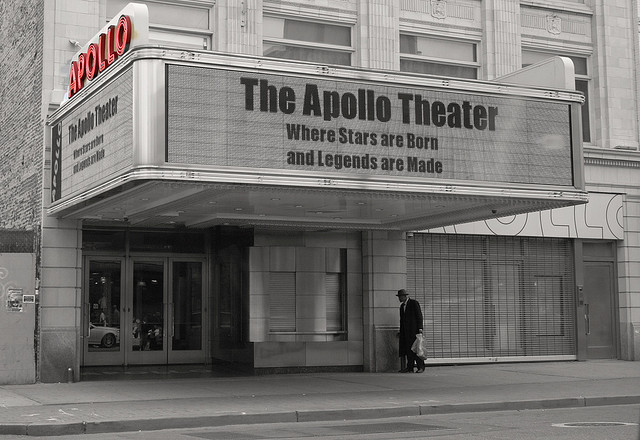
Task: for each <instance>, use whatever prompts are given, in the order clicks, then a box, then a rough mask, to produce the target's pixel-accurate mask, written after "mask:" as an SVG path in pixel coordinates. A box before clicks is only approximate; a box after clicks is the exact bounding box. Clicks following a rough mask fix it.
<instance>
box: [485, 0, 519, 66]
mask: <svg viewBox="0 0 640 440" xmlns="http://www.w3.org/2000/svg"><path fill="white" fill-rule="evenodd" d="M482 8H483V9H482V14H483V16H484V17H483V18H484V20H483V21H484V23H485V35H484V41H483V43H484V44H483V45H482V48H483V49H484V53H483V56H482V58H483V59H484V60H483V61H482V65H483V66H484V67H483V68H484V69H486V71H485V72H484V75H483V77H484V78H486V79H494V78H497V77H499V76H502V75H506V74H508V73H511V72H513V71H515V70H518V69H519V68H520V67H521V65H522V52H521V49H520V46H521V44H520V42H521V38H520V2H517V1H514V0H485V1H483V2H482Z"/></svg>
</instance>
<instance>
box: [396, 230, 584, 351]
mask: <svg viewBox="0 0 640 440" xmlns="http://www.w3.org/2000/svg"><path fill="white" fill-rule="evenodd" d="M573 280H574V277H573V255H572V246H571V242H570V241H569V240H562V239H538V238H513V237H478V236H464V235H456V236H453V235H436V234H415V235H414V236H413V237H412V238H409V239H408V241H407V283H408V288H409V289H410V290H411V291H412V292H414V296H415V298H416V299H417V300H418V301H420V303H421V305H422V308H423V314H424V318H425V327H424V328H425V333H426V335H427V340H428V343H429V352H428V355H429V358H432V359H433V358H443V359H449V358H453V359H460V358H478V357H485V358H486V357H489V358H495V357H514V356H518V357H519V356H565V355H575V352H576V346H575V344H576V341H575V307H574V295H573V292H574V291H575V289H574V281H573Z"/></svg>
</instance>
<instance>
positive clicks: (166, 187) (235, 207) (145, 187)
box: [49, 180, 586, 231]
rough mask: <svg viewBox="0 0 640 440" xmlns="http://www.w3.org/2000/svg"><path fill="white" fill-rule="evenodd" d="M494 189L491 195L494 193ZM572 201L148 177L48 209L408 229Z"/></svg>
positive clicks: (165, 220) (59, 213)
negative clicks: (144, 179)
mask: <svg viewBox="0 0 640 440" xmlns="http://www.w3.org/2000/svg"><path fill="white" fill-rule="evenodd" d="M498 193H499V192H498ZM584 202H586V199H585V200H579V198H574V199H567V198H563V197H557V198H550V197H549V196H548V195H543V194H541V195H540V197H539V198H537V197H536V196H535V194H528V195H527V196H526V197H524V196H520V197H518V196H514V195H512V194H506V193H505V195H502V196H501V195H483V194H477V193H473V192H470V191H467V192H465V191H462V190H461V191H453V190H452V191H451V192H450V193H442V192H440V193H431V192H428V191H424V192H420V191H416V192H411V191H405V192H399V191H379V190H377V191H367V190H353V189H335V188H327V189H323V188H309V187H291V186H269V185H247V184H230V183H196V182H176V181H162V180H153V181H146V182H142V183H140V182H138V183H136V184H135V185H130V186H129V187H126V186H122V187H120V188H117V190H112V191H109V192H106V193H104V194H99V195H97V196H95V197H93V198H90V199H86V200H83V201H82V202H81V203H76V204H74V205H70V206H65V207H63V208H61V207H58V208H55V207H54V208H53V209H51V208H50V210H49V213H50V214H52V215H54V216H56V217H59V218H65V219H75V220H82V221H83V222H84V223H85V224H97V225H102V224H103V225H112V226H113V225H120V226H125V225H126V226H130V227H139V228H208V227H213V226H217V225H225V226H227V225H230V226H240V227H270V228H292V229H304V230H346V229H348V230H398V231H414V230H421V229H428V228H435V227H441V226H447V225H453V224H459V223H464V222H470V221H476V220H483V219H487V218H496V217H505V216H510V215H516V214H521V213H524V212H531V211H541V210H545V209H553V208H559V207H563V206H569V205H575V204H579V203H584Z"/></svg>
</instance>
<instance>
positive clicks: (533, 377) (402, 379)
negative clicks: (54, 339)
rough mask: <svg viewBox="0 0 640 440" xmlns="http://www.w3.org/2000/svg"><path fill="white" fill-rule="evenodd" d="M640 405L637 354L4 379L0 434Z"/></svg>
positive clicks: (47, 433)
mask: <svg viewBox="0 0 640 440" xmlns="http://www.w3.org/2000/svg"><path fill="white" fill-rule="evenodd" d="M616 404H640V362H626V361H618V360H603V361H587V362H541V363H521V364H489V365H463V366H438V367H428V368H427V370H426V371H425V372H424V373H423V374H410V373H406V374H400V373H386V374H380V373H317V374H316V373H313V374H290V375H269V376H248V377H203V378H197V379H162V380H158V379H155V380H153V378H149V379H139V380H115V381H84V382H78V383H68V384H67V383H60V384H34V385H5V386H1V387H0V434H17V435H40V436H43V435H51V436H54V435H71V434H82V433H100V432H118V431H120V432H121V431H138V430H157V429H170V428H193V427H205V426H223V425H231V424H251V423H269V422H306V421H328V420H345V419H366V418H382V417H397V416H409V415H421V414H439V413H447V412H467V411H493V410H506V409H539V408H567V407H578V406H596V405H616Z"/></svg>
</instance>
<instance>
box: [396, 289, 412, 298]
mask: <svg viewBox="0 0 640 440" xmlns="http://www.w3.org/2000/svg"><path fill="white" fill-rule="evenodd" d="M408 295H409V294H408V293H407V291H406V290H404V289H400V290H398V293H397V294H396V296H408Z"/></svg>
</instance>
